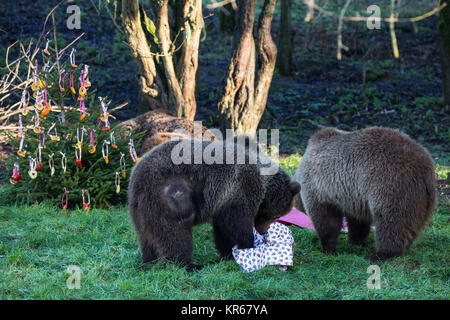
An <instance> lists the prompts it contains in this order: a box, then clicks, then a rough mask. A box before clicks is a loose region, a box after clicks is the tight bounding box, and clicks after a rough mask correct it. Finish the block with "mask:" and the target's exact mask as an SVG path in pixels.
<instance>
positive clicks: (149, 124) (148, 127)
mask: <svg viewBox="0 0 450 320" xmlns="http://www.w3.org/2000/svg"><path fill="white" fill-rule="evenodd" d="M119 126H120V128H121V129H122V134H123V137H127V136H128V135H129V133H130V132H131V130H133V129H134V130H135V133H139V132H142V131H145V134H144V137H143V138H142V144H141V147H140V148H139V150H136V151H137V154H138V156H141V155H143V154H144V153H146V152H148V151H150V150H151V149H152V148H153V147H155V146H157V145H158V144H161V143H163V142H165V141H168V140H171V139H177V138H178V139H182V138H197V139H203V140H211V141H213V140H215V136H214V134H213V133H212V132H211V131H209V130H208V129H207V128H206V127H203V126H201V127H200V125H199V128H197V129H196V130H197V131H198V132H195V129H194V128H195V124H194V121H192V120H188V119H184V118H177V117H174V116H172V115H171V114H170V113H169V112H168V111H167V110H163V109H157V110H152V111H148V112H146V113H144V114H141V115H139V116H137V117H136V118H133V119H130V120H127V121H124V122H122V123H121V124H120V125H119ZM194 133H195V134H197V135H200V134H201V135H202V136H201V137H197V136H196V137H194Z"/></svg>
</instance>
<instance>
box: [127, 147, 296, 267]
mask: <svg viewBox="0 0 450 320" xmlns="http://www.w3.org/2000/svg"><path fill="white" fill-rule="evenodd" d="M249 141H250V139H248V138H246V139H245V141H244V142H245V149H244V150H245V164H239V163H237V162H236V156H237V152H236V150H237V146H238V145H239V144H240V143H241V142H239V140H237V139H236V138H234V139H230V140H225V141H214V142H212V141H202V140H195V139H179V140H171V141H167V142H164V143H162V144H160V145H158V146H157V147H155V148H153V149H152V150H151V151H150V152H148V153H146V154H145V155H144V156H143V157H142V159H141V160H140V161H139V162H138V163H137V164H136V165H135V167H134V168H133V171H132V173H131V178H130V183H129V189H128V199H129V209H130V215H131V218H132V221H133V223H134V226H135V229H136V232H137V235H138V240H139V243H140V249H141V252H142V259H143V261H144V263H147V262H151V261H153V260H155V259H157V258H158V257H164V258H166V259H168V260H172V261H175V260H177V261H180V262H182V263H184V264H185V265H187V266H188V268H189V269H190V268H194V267H196V266H194V265H193V264H192V249H193V240H192V226H193V225H196V224H200V223H204V222H206V221H207V220H208V219H209V218H212V223H213V229H214V238H215V243H216V248H217V249H218V251H219V252H220V254H221V255H222V256H223V257H226V258H230V257H232V254H231V251H232V248H233V246H234V245H238V247H239V248H251V247H253V240H254V239H253V227H255V228H256V229H257V230H258V231H259V232H260V233H264V232H266V231H267V229H268V227H269V225H270V223H271V222H273V221H274V220H275V219H277V218H279V217H281V216H283V215H285V214H287V213H288V212H289V211H290V210H291V208H292V205H293V197H294V195H296V194H298V192H299V191H300V185H299V184H298V183H297V182H293V181H291V179H290V177H289V176H288V175H287V174H286V173H285V172H284V171H283V170H281V169H278V170H277V173H276V174H273V175H262V174H261V171H260V169H261V168H263V167H264V166H266V167H267V161H270V160H269V159H268V158H267V157H266V156H264V155H261V154H259V155H258V156H259V158H258V159H262V158H264V161H263V162H261V161H258V162H256V163H255V162H253V163H255V164H250V163H252V162H250V161H249V158H250V156H252V155H254V153H255V152H257V150H255V149H251V148H249V147H248V146H247V143H248V142H249ZM182 142H183V143H184V144H185V146H186V145H187V146H188V149H189V150H191V151H192V153H191V155H190V156H189V157H190V158H189V159H190V160H191V163H194V151H195V148H196V145H197V146H200V148H201V149H200V152H203V151H205V152H206V150H209V151H210V152H211V154H213V155H214V154H215V153H216V152H219V150H222V151H223V155H224V157H223V159H224V164H218V163H212V164H206V163H205V161H202V163H200V164H185V163H181V164H174V162H173V157H172V152H173V149H174V148H175V147H176V146H177V145H178V146H179V145H180V143H182ZM227 146H228V147H227ZM205 149H206V150H205ZM211 150H214V151H211ZM230 150H234V151H233V157H234V162H233V163H234V164H225V159H226V155H227V152H230ZM197 151H198V149H197ZM183 152H184V151H183ZM197 163H198V162H197ZM241 163H242V162H241ZM264 163H266V164H264ZM270 164H273V162H271V161H270Z"/></svg>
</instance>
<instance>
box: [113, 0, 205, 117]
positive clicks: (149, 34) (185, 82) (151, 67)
mask: <svg viewBox="0 0 450 320" xmlns="http://www.w3.org/2000/svg"><path fill="white" fill-rule="evenodd" d="M175 6H179V7H177V9H178V10H175V9H173V10H172V11H173V12H174V14H175V15H177V16H176V17H175V20H176V21H177V23H176V24H175V28H176V29H175V30H172V28H171V26H170V24H169V10H170V9H171V8H170V4H169V0H151V10H150V12H149V14H148V15H147V13H146V12H145V10H144V9H143V8H142V6H140V5H139V0H123V2H122V15H123V18H122V19H123V25H124V29H125V32H126V34H127V36H128V42H129V46H130V48H131V50H132V52H133V55H134V57H135V59H136V62H137V64H138V67H139V85H140V88H141V92H140V93H141V97H142V98H141V99H140V111H141V112H144V111H148V110H154V109H158V108H163V109H167V110H169V111H171V112H172V113H173V114H176V115H177V116H179V117H185V118H187V119H190V120H193V119H194V117H195V112H196V100H195V75H196V72H197V67H198V46H199V43H200V34H201V30H202V28H203V24H204V22H203V15H202V1H201V0H183V1H177V2H176V3H175ZM152 19H154V21H153V20H152Z"/></svg>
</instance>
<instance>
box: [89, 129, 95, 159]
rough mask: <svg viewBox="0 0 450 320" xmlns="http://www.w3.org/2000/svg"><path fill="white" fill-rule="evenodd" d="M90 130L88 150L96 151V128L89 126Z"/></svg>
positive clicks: (90, 151)
mask: <svg viewBox="0 0 450 320" xmlns="http://www.w3.org/2000/svg"><path fill="white" fill-rule="evenodd" d="M89 130H90V131H91V132H90V134H89V147H88V151H89V153H92V154H93V153H95V151H96V149H97V148H96V145H95V144H94V132H95V129H92V128H89Z"/></svg>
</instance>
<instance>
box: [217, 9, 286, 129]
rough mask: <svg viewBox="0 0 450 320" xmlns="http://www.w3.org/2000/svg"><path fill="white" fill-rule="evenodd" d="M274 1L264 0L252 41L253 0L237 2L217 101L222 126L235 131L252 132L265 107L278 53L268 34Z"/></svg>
mask: <svg viewBox="0 0 450 320" xmlns="http://www.w3.org/2000/svg"><path fill="white" fill-rule="evenodd" d="M275 5H276V0H265V2H264V6H263V9H262V11H261V14H260V16H259V21H258V30H257V37H256V43H255V39H254V38H253V24H254V20H255V6H256V0H249V1H240V2H239V4H238V6H239V8H238V12H237V15H238V20H237V26H236V28H235V33H234V43H233V54H232V57H231V60H230V65H229V67H228V76H227V78H226V80H225V86H224V89H223V91H222V94H221V98H220V100H219V103H218V109H219V112H220V114H221V125H222V129H225V128H231V129H232V130H233V133H234V134H248V135H251V136H254V135H255V134H256V129H257V127H258V124H259V121H260V120H261V116H262V114H263V112H264V109H265V107H266V102H267V95H268V93H269V87H270V82H271V80H272V75H273V71H274V68H275V62H276V56H277V48H276V45H275V43H274V42H273V40H272V37H271V34H270V26H271V23H272V18H273V12H274V10H275ZM255 51H256V52H257V55H258V64H257V65H256V57H255ZM255 75H256V77H255Z"/></svg>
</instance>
